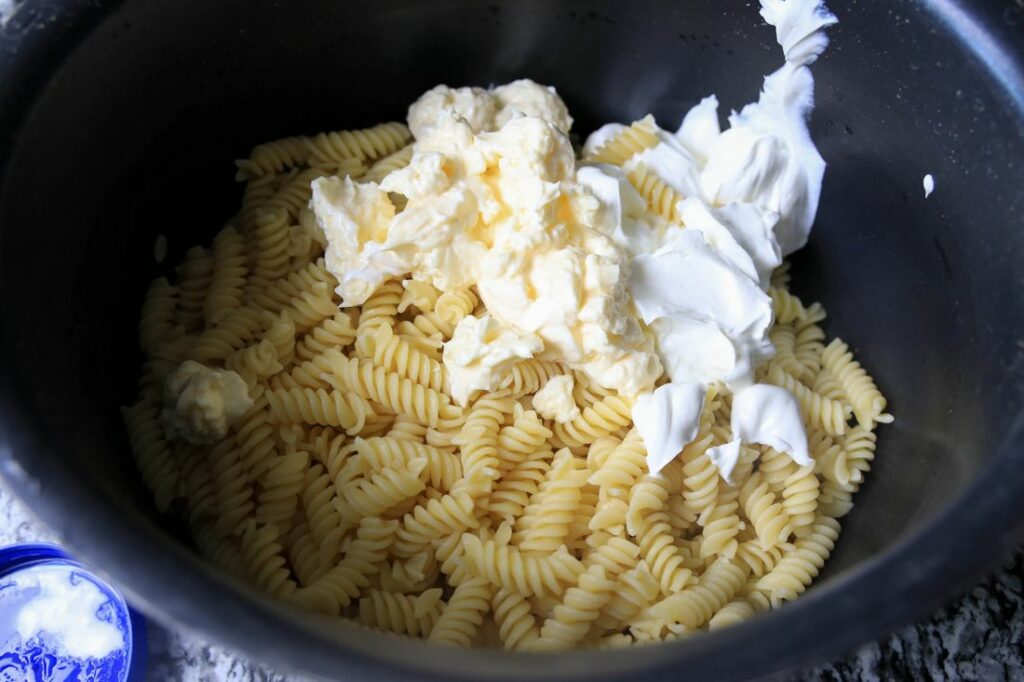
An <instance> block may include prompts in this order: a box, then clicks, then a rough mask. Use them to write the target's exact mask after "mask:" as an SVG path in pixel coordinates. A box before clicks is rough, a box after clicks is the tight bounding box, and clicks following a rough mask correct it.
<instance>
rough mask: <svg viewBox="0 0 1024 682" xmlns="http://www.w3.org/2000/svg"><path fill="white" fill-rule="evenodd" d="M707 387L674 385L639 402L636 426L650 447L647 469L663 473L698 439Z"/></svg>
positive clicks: (641, 397)
mask: <svg viewBox="0 0 1024 682" xmlns="http://www.w3.org/2000/svg"><path fill="white" fill-rule="evenodd" d="M704 395H705V390H704V387H703V386H701V385H700V384H695V383H687V384H684V383H678V382H675V381H673V382H671V383H668V384H663V385H661V386H659V387H658V388H656V389H655V390H654V391H653V392H650V393H644V394H642V395H640V396H639V397H638V398H637V399H636V406H635V407H634V409H633V423H635V424H636V430H637V431H638V432H639V433H640V435H641V437H642V438H643V441H644V447H645V448H647V466H648V467H649V468H650V470H651V471H652V472H654V473H657V472H659V471H661V470H662V469H663V468H664V467H665V465H666V464H668V463H669V462H671V461H672V460H673V459H674V458H675V456H676V455H677V454H678V453H679V451H680V450H682V449H683V445H685V444H686V443H689V442H690V441H692V440H693V439H694V438H696V437H697V432H698V430H699V429H700V411H701V409H703V407H704Z"/></svg>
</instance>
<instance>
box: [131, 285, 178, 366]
mask: <svg viewBox="0 0 1024 682" xmlns="http://www.w3.org/2000/svg"><path fill="white" fill-rule="evenodd" d="M177 305H178V287H174V286H171V284H170V282H168V281H167V278H166V277H158V278H157V279H154V280H153V281H152V282H151V283H150V285H149V289H148V290H147V291H146V299H145V301H144V302H143V304H142V313H141V315H140V317H139V344H140V345H141V346H142V350H143V352H145V353H146V355H148V356H150V357H153V356H160V357H166V358H167V359H168V360H176V359H178V358H177V356H178V355H180V353H179V352H178V351H177V350H176V349H175V348H176V347H175V345H174V342H175V341H178V340H180V339H181V338H182V337H184V336H185V327H184V325H182V324H178V323H177V321H176V319H175V318H176V313H175V309H176V307H177ZM168 350H169V351H170V354H169V355H168V354H167V353H166V351H168ZM161 351H165V352H163V353H162V352H161Z"/></svg>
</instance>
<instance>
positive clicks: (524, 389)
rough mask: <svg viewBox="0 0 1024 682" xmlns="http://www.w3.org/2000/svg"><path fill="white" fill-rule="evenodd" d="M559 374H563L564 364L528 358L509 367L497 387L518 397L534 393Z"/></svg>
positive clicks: (513, 396)
mask: <svg viewBox="0 0 1024 682" xmlns="http://www.w3.org/2000/svg"><path fill="white" fill-rule="evenodd" d="M560 374H565V366H564V365H562V364H561V363H558V362H552V361H550V360H538V359H537V358H528V359H526V360H520V361H519V362H517V363H516V364H514V365H512V366H511V367H509V368H508V370H507V371H506V372H505V376H504V377H502V379H501V381H500V382H499V383H498V388H499V390H507V391H508V392H509V395H510V397H512V398H519V397H522V396H524V395H528V394H530V393H536V392H537V391H539V390H540V388H541V387H542V386H544V384H546V383H547V382H548V380H549V379H550V378H551V377H555V376H558V375H560Z"/></svg>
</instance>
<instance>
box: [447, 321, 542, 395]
mask: <svg viewBox="0 0 1024 682" xmlns="http://www.w3.org/2000/svg"><path fill="white" fill-rule="evenodd" d="M543 347H544V344H543V343H542V342H541V340H540V339H539V338H538V337H537V336H535V335H533V334H526V335H521V334H518V333H516V332H515V331H514V330H512V329H509V328H508V327H503V326H501V325H500V324H498V323H497V322H496V321H495V320H494V318H492V317H491V316H490V315H482V316H481V317H474V316H473V315H467V316H466V317H464V318H463V319H462V321H461V322H459V324H458V325H457V326H456V327H455V333H454V334H453V335H452V338H451V340H450V341H448V343H446V344H444V364H445V367H446V368H447V369H448V382H449V386H450V389H451V394H452V398H454V399H455V402H457V403H458V404H459V405H465V404H467V403H468V402H469V399H470V398H471V397H472V396H473V395H474V394H475V393H476V392H477V391H487V390H490V389H491V387H493V386H494V385H495V384H497V383H498V382H499V381H500V380H501V378H502V377H503V376H504V375H505V372H506V371H507V370H508V369H509V368H511V367H512V366H513V365H515V364H516V363H517V362H519V361H520V360H525V359H528V358H531V357H533V356H534V354H535V353H539V352H540V350H541V349H542V348H543Z"/></svg>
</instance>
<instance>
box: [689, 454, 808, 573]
mask: <svg viewBox="0 0 1024 682" xmlns="http://www.w3.org/2000/svg"><path fill="white" fill-rule="evenodd" d="M811 475H812V476H813V474H811ZM738 509H739V504H738V503H737V502H735V499H723V498H719V500H718V502H717V503H716V504H715V506H714V508H712V510H711V512H710V513H709V514H708V515H707V518H706V519H705V520H704V524H703V525H704V535H703V539H702V540H701V544H700V556H701V558H702V559H706V558H710V557H715V556H722V557H726V558H728V559H731V558H733V557H734V556H736V549H737V547H738V546H739V542H738V541H737V540H736V536H737V535H738V534H739V532H740V529H741V528H742V527H743V522H742V521H740V517H739V515H738V514H737V513H736V512H737V510H738Z"/></svg>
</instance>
